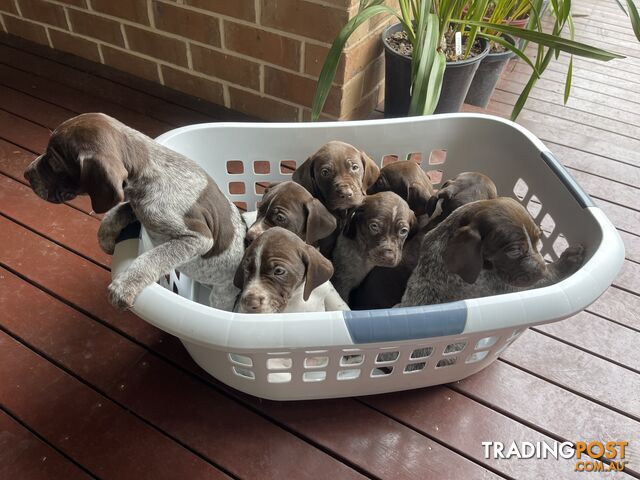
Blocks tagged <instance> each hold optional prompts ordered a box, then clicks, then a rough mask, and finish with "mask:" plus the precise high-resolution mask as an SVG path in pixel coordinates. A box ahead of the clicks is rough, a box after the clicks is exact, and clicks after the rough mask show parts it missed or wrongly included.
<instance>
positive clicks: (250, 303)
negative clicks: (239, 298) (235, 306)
mask: <svg viewBox="0 0 640 480" xmlns="http://www.w3.org/2000/svg"><path fill="white" fill-rule="evenodd" d="M266 300H267V297H265V296H264V295H262V294H255V293H250V294H248V295H247V296H246V297H244V304H245V306H246V307H247V308H248V309H250V310H258V309H259V308H260V307H261V306H262V305H264V304H265V302H266Z"/></svg>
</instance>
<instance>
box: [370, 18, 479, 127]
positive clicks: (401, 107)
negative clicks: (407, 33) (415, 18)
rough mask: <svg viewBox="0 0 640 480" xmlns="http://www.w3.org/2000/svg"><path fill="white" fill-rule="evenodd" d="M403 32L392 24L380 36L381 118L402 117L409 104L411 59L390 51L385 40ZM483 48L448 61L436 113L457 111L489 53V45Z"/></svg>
mask: <svg viewBox="0 0 640 480" xmlns="http://www.w3.org/2000/svg"><path fill="white" fill-rule="evenodd" d="M400 30H402V25H401V24H399V23H398V24H396V25H391V26H390V27H388V28H387V29H386V30H385V31H384V32H383V33H382V42H383V44H384V60H385V67H384V68H385V87H384V116H385V117H387V118H392V117H405V116H407V114H408V113H409V105H410V104H411V57H409V56H406V55H401V54H399V53H398V52H396V51H395V50H393V49H392V48H391V46H390V45H389V42H388V41H387V39H388V38H389V36H391V35H393V34H394V33H396V32H399V31H400ZM479 41H480V42H481V43H482V45H483V47H484V48H483V50H482V53H481V54H480V55H477V56H475V57H473V58H468V59H466V60H460V61H458V62H447V67H446V69H445V71H444V78H443V80H442V91H441V92H440V100H439V101H438V105H437V106H436V110H435V113H453V112H458V111H459V110H460V107H462V103H463V102H464V99H465V97H466V96H467V92H468V90H469V86H470V85H471V81H472V80H473V76H474V74H475V73H476V70H477V69H478V66H479V65H480V61H481V60H482V59H483V58H484V57H485V56H487V54H488V53H489V43H488V42H487V41H486V40H484V39H479Z"/></svg>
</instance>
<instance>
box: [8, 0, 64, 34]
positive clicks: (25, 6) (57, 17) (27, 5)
mask: <svg viewBox="0 0 640 480" xmlns="http://www.w3.org/2000/svg"><path fill="white" fill-rule="evenodd" d="M19 5H20V12H22V16H23V17H24V18H28V19H31V20H36V21H38V22H42V23H48V24H49V25H54V26H56V27H60V28H64V29H65V30H66V29H68V28H69V27H68V26H67V19H66V17H65V16H64V8H62V7H61V6H60V5H54V4H52V3H47V2H44V1H42V0H19Z"/></svg>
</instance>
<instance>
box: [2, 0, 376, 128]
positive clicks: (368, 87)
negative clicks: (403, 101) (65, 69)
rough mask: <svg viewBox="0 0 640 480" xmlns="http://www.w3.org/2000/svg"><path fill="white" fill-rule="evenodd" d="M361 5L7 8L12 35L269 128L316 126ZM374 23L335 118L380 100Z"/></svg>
mask: <svg viewBox="0 0 640 480" xmlns="http://www.w3.org/2000/svg"><path fill="white" fill-rule="evenodd" d="M357 8H358V0H173V1H171V0H0V24H1V28H2V29H3V30H4V31H5V32H8V33H11V34H14V35H17V36H20V37H24V38H27V39H29V40H32V41H34V42H37V43H41V44H44V45H48V46H50V47H52V48H55V49H58V50H63V51H66V52H70V53H73V54H76V55H79V56H81V57H85V58H88V59H90V60H93V61H96V62H100V63H103V64H106V65H109V66H112V67H114V68H117V69H119V70H124V71H126V72H129V73H132V74H134V75H136V76H139V77H143V78H145V79H148V80H151V81H153V82H158V83H160V84H162V85H165V86H168V87H171V88H174V89H177V90H180V91H183V92H185V93H189V94H192V95H194V96H197V97H201V98H204V99H206V100H209V101H211V102H214V103H217V104H220V105H224V106H226V107H229V108H232V109H234V110H238V111H240V112H244V113H247V114H250V115H255V116H257V117H260V118H264V119H267V120H280V121H292V120H293V121H295V120H308V119H309V117H310V108H309V107H310V106H311V101H312V99H313V95H314V92H315V85H316V80H317V78H318V75H319V73H320V69H321V67H322V63H323V61H324V58H325V56H326V54H327V52H328V50H329V47H330V45H331V42H332V41H333V38H334V37H335V36H336V34H337V33H338V32H339V31H340V29H341V28H342V26H343V25H344V24H346V22H347V21H348V20H349V19H350V18H351V17H352V16H353V15H354V14H355V13H356V11H357ZM385 24H386V19H384V18H374V19H372V20H370V21H369V22H368V23H366V24H365V25H363V26H362V27H361V28H360V29H359V30H358V31H357V32H356V33H355V34H354V36H353V37H352V38H351V39H350V41H349V43H348V44H347V48H346V50H345V53H344V54H343V56H342V60H341V63H340V67H339V70H338V73H337V75H336V79H335V82H334V85H333V88H332V90H331V93H330V95H329V98H328V101H327V103H326V106H325V110H324V112H325V118H327V119H352V118H365V117H367V116H368V115H369V113H370V112H371V110H372V109H373V108H374V107H375V105H377V103H378V102H379V101H380V99H381V93H382V90H383V88H382V79H383V69H384V67H383V61H382V55H381V54H382V47H381V42H380V40H379V36H380V32H381V31H382V29H383V28H384V25H385Z"/></svg>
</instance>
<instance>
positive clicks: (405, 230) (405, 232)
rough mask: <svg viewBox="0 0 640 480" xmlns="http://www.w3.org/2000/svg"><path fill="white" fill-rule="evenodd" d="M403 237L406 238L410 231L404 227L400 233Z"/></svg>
mask: <svg viewBox="0 0 640 480" xmlns="http://www.w3.org/2000/svg"><path fill="white" fill-rule="evenodd" d="M398 234H400V236H401V237H406V236H407V235H408V234H409V229H408V228H407V227H402V228H401V229H400V231H399V232H398Z"/></svg>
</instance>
